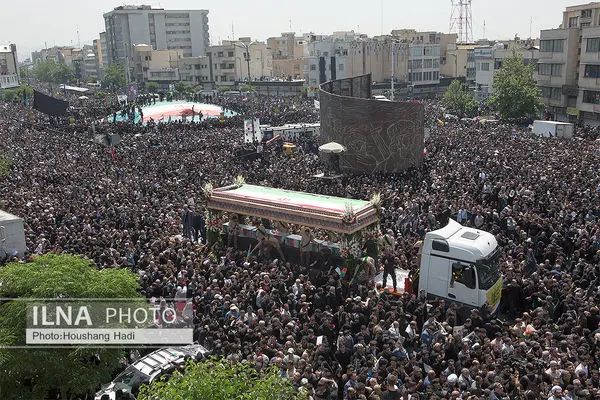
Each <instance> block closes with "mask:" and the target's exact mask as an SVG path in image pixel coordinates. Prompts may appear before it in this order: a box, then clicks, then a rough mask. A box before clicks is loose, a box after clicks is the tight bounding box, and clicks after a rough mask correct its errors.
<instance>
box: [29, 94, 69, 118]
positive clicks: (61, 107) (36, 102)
mask: <svg viewBox="0 0 600 400" xmlns="http://www.w3.org/2000/svg"><path fill="white" fill-rule="evenodd" d="M67 107H69V102H68V101H64V100H59V99H55V98H54V97H50V96H46V95H45V94H44V93H41V92H38V91H37V90H34V91H33V108H34V109H35V110H38V111H39V112H41V113H44V114H47V115H65V114H66V113H67Z"/></svg>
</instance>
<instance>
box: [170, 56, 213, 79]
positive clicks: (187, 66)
mask: <svg viewBox="0 0 600 400" xmlns="http://www.w3.org/2000/svg"><path fill="white" fill-rule="evenodd" d="M177 68H178V69H179V76H180V78H181V80H182V81H183V82H186V83H188V84H190V85H205V84H208V83H209V82H210V81H211V79H210V60H209V58H208V56H203V57H184V58H180V59H179V60H178V61H177Z"/></svg>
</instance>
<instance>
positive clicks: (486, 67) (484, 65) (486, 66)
mask: <svg viewBox="0 0 600 400" xmlns="http://www.w3.org/2000/svg"><path fill="white" fill-rule="evenodd" d="M481 70H482V71H489V70H490V63H484V62H482V63H481Z"/></svg>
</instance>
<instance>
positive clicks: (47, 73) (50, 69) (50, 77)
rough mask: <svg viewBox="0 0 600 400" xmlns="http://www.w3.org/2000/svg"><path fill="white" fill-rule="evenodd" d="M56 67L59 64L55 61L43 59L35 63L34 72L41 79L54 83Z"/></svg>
mask: <svg viewBox="0 0 600 400" xmlns="http://www.w3.org/2000/svg"><path fill="white" fill-rule="evenodd" d="M56 69H57V66H56V63H55V62H54V61H52V60H43V61H41V62H39V63H37V64H36V65H35V67H34V68H33V71H32V74H33V76H34V77H35V78H36V79H37V80H39V81H42V82H46V83H53V82H54V76H55V73H56V72H55V71H56Z"/></svg>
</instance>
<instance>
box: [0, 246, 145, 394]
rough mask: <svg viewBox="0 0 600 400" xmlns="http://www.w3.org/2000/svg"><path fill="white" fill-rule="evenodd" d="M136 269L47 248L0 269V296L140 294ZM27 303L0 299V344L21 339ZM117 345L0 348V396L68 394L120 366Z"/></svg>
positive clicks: (88, 389)
mask: <svg viewBox="0 0 600 400" xmlns="http://www.w3.org/2000/svg"><path fill="white" fill-rule="evenodd" d="M137 288H138V284H137V280H136V276H135V274H133V273H131V272H130V271H128V270H118V269H105V270H102V271H100V270H98V269H96V268H95V266H94V265H93V263H92V262H91V261H90V260H87V259H85V258H83V257H80V256H72V255H56V254H48V255H44V256H39V257H37V258H35V259H34V260H33V261H32V262H29V263H26V264H20V263H12V264H8V265H6V266H4V267H3V268H1V269H0V297H2V298H21V299H23V298H59V297H60V298H106V299H112V298H141V297H140V296H139V294H138V293H137ZM25 328H26V303H25V302H24V301H9V302H3V303H2V304H0V346H23V345H25ZM122 356H123V351H122V350H121V349H114V348H94V347H84V346H81V347H77V346H73V347H69V348H58V349H45V348H44V349H40V348H31V349H28V348H26V347H25V348H18V349H17V348H15V349H10V348H9V347H8V348H7V347H5V348H0V398H2V399H23V400H26V399H32V400H33V399H36V400H37V399H43V398H47V396H48V395H49V393H54V397H53V398H56V394H57V393H60V394H61V396H62V397H61V398H63V399H66V398H73V396H75V395H84V394H86V393H91V392H93V391H94V390H96V389H97V387H98V385H99V384H100V383H105V382H109V381H110V380H111V379H112V373H113V372H114V371H115V370H116V369H118V368H119V365H120V364H119V358H120V357H122Z"/></svg>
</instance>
